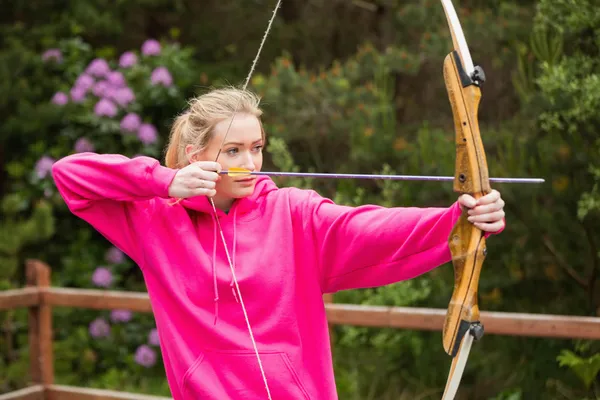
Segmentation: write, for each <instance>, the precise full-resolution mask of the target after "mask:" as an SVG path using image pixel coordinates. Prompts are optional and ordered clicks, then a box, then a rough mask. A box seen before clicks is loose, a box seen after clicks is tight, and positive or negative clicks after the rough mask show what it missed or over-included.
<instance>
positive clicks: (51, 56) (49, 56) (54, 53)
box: [42, 49, 63, 64]
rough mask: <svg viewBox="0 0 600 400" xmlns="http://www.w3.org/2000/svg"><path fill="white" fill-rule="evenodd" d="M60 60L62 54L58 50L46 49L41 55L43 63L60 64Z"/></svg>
mask: <svg viewBox="0 0 600 400" xmlns="http://www.w3.org/2000/svg"><path fill="white" fill-rule="evenodd" d="M62 59H63V57H62V53H61V51H60V50H59V49H48V50H46V51H45V52H44V54H42V60H43V61H55V62H57V63H59V64H60V63H61V62H62Z"/></svg>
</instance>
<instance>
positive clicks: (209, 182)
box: [169, 161, 221, 199]
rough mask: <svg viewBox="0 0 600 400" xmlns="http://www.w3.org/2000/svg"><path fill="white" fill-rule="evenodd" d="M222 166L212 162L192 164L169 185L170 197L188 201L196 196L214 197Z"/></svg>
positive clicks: (178, 173) (181, 170)
mask: <svg viewBox="0 0 600 400" xmlns="http://www.w3.org/2000/svg"><path fill="white" fill-rule="evenodd" d="M220 171H221V165H220V164H219V163H216V162H212V161H198V162H195V163H192V164H190V165H188V166H186V167H184V168H182V169H180V170H179V171H177V174H175V177H174V178H173V181H171V184H170V185H169V196H171V197H174V198H180V199H186V198H188V197H194V196H209V197H213V196H214V195H215V194H217V191H216V190H215V187H216V183H217V181H218V180H219V179H220V178H221V177H220V176H219V174H218V172H220Z"/></svg>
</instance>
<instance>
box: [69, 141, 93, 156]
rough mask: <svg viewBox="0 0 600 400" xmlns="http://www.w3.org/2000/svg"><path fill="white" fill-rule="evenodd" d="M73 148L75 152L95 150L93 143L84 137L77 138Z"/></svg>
mask: <svg viewBox="0 0 600 400" xmlns="http://www.w3.org/2000/svg"><path fill="white" fill-rule="evenodd" d="M73 148H74V150H75V152H76V153H87V152H91V151H94V150H95V148H94V144H93V143H92V142H90V141H89V140H88V139H86V138H84V137H82V138H79V139H77V141H76V142H75V146H73Z"/></svg>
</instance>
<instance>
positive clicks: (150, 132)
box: [137, 124, 158, 144]
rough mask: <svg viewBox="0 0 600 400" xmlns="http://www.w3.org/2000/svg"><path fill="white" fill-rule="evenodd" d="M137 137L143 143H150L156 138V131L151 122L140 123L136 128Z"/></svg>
mask: <svg viewBox="0 0 600 400" xmlns="http://www.w3.org/2000/svg"><path fill="white" fill-rule="evenodd" d="M137 136H138V139H140V141H141V142H142V143H144V144H152V143H154V142H156V140H157V139H158V132H157V131H156V128H155V127H154V125H152V124H142V125H140V129H139V130H138V134H137Z"/></svg>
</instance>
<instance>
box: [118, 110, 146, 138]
mask: <svg viewBox="0 0 600 400" xmlns="http://www.w3.org/2000/svg"><path fill="white" fill-rule="evenodd" d="M141 124H142V119H141V118H140V116H139V115H137V114H135V113H129V114H127V115H126V116H124V117H123V119H122V120H121V129H122V130H124V131H125V132H132V133H133V132H137V130H138V129H139V128H140V125H141Z"/></svg>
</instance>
